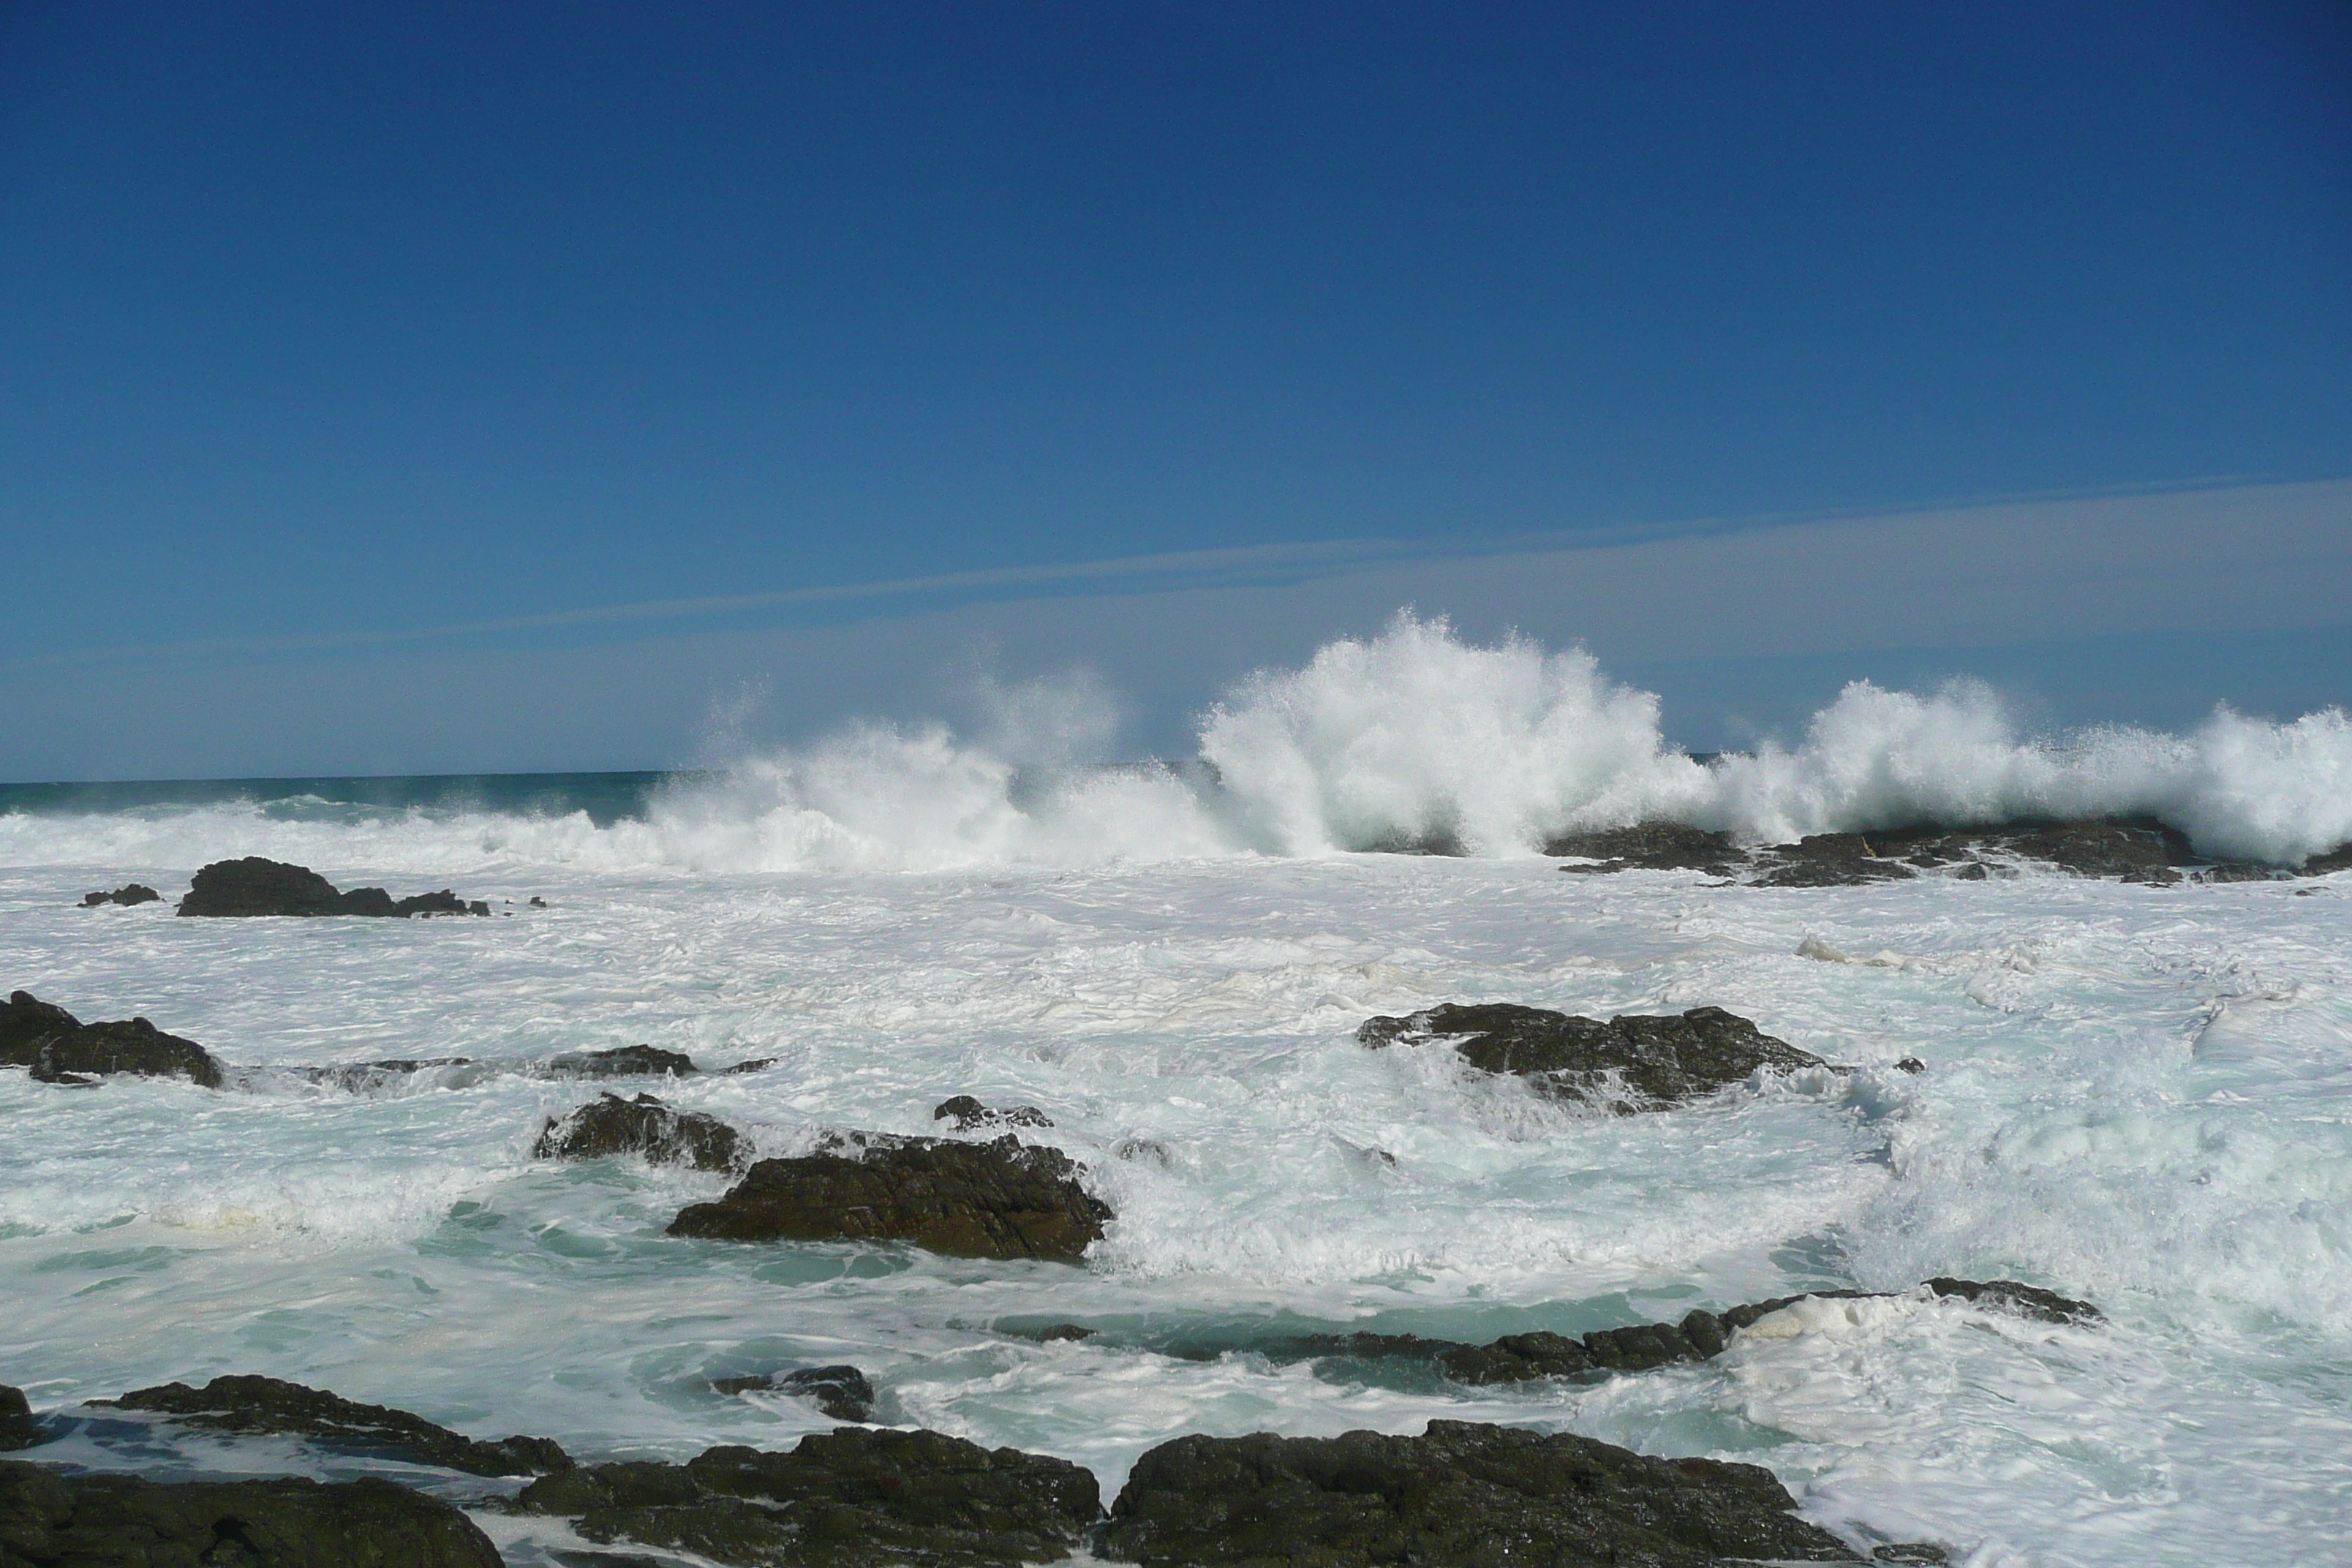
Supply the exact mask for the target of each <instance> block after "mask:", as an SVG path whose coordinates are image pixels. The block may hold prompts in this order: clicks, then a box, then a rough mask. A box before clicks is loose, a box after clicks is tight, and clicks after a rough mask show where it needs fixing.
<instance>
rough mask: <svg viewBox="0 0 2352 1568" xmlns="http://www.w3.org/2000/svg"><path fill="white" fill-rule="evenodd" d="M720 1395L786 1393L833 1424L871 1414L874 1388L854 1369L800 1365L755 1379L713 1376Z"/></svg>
mask: <svg viewBox="0 0 2352 1568" xmlns="http://www.w3.org/2000/svg"><path fill="white" fill-rule="evenodd" d="M710 1386H711V1387H712V1388H714V1389H716V1390H718V1391H719V1393H721V1394H763V1393H764V1394H791V1395H793V1397H794V1398H797V1399H805V1400H807V1401H808V1402H809V1403H810V1404H812V1405H815V1406H816V1407H817V1408H818V1409H819V1410H821V1411H823V1412H824V1414H825V1415H830V1416H832V1417H833V1418H834V1419H835V1421H864V1420H866V1419H867V1418H868V1417H870V1416H871V1415H873V1414H874V1385H873V1384H870V1383H868V1382H866V1374H865V1373H862V1372H860V1371H858V1370H857V1369H856V1367H854V1366H804V1367H802V1368H800V1369H798V1370H797V1371H794V1372H785V1373H760V1374H759V1375H758V1376H756V1377H714V1378H712V1379H711V1380H710Z"/></svg>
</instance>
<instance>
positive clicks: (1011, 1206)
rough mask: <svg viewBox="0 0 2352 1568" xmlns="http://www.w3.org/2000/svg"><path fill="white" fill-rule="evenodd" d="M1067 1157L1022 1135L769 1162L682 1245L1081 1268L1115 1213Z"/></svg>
mask: <svg viewBox="0 0 2352 1568" xmlns="http://www.w3.org/2000/svg"><path fill="white" fill-rule="evenodd" d="M1078 1171H1079V1167H1078V1166H1077V1165H1076V1164H1074V1163H1071V1161H1070V1158H1069V1156H1068V1155H1066V1154H1064V1153H1063V1152H1061V1151H1059V1150H1057V1149H1045V1148H1036V1147H1024V1145H1023V1144H1022V1143H1021V1142H1020V1140H1018V1139H1016V1138H1014V1137H1013V1136H1012V1135H1011V1134H1010V1133H1008V1134H1006V1135H1005V1136H1004V1137H1002V1138H999V1139H996V1140H995V1141H994V1142H988V1143H963V1142H954V1141H951V1140H948V1139H939V1138H903V1139H890V1140H888V1141H887V1142H886V1141H883V1140H880V1139H875V1140H873V1141H872V1142H869V1143H868V1145H867V1147H866V1151H865V1154H864V1157H863V1158H855V1157H851V1156H847V1155H844V1154H839V1153H830V1152H826V1153H816V1154H810V1155H805V1156H803V1157H802V1158H799V1159H793V1160H762V1161H761V1162H760V1163H758V1164H756V1165H753V1166H752V1167H751V1171H750V1172H749V1173H747V1174H746V1175H745V1176H744V1178H743V1179H742V1181H740V1182H739V1183H737V1184H735V1185H734V1186H733V1187H731V1188H730V1189H729V1190H728V1192H727V1194H726V1195H725V1196H724V1197H721V1198H719V1200H718V1201H717V1202H715V1203H706V1204H694V1205H689V1206H688V1207H687V1208H685V1209H683V1210H681V1211H680V1212H679V1214H678V1216H677V1218H676V1219H675V1220H673V1221H671V1222H670V1226H669V1234H670V1235H672V1236H685V1237H704V1238H709V1239H714V1240H724V1241H908V1242H912V1243H914V1244H915V1245H916V1246H918V1247H924V1248H927V1249H928V1250H929V1251H932V1252H939V1253H944V1254H947V1255H948V1256H950V1257H954V1258H1042V1259H1045V1260H1048V1261H1053V1262H1060V1263H1076V1262H1078V1261H1079V1260H1080V1259H1081V1258H1083V1257H1084V1255H1085V1253H1086V1249H1087V1245H1088V1244H1089V1243H1091V1242H1096V1241H1099V1240H1101V1239H1102V1234H1103V1229H1102V1227H1103V1222H1104V1221H1106V1220H1108V1219H1109V1218H1111V1217H1112V1215H1111V1211H1110V1208H1109V1206H1108V1205H1106V1204H1104V1203H1103V1202H1102V1201H1101V1200H1099V1199H1097V1198H1095V1197H1093V1196H1091V1195H1089V1194H1087V1191H1086V1189H1085V1188H1084V1187H1081V1186H1080V1185H1079V1184H1078V1182H1077V1175H1078Z"/></svg>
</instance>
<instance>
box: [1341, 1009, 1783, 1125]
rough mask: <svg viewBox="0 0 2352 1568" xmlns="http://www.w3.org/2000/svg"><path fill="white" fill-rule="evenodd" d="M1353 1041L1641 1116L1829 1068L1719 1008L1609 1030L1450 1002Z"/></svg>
mask: <svg viewBox="0 0 2352 1568" xmlns="http://www.w3.org/2000/svg"><path fill="white" fill-rule="evenodd" d="M1356 1038H1357V1039H1358V1040H1359V1041H1360V1042H1361V1043H1363V1044H1364V1045H1367V1046H1370V1047H1373V1048H1374V1049H1379V1048H1381V1047H1385V1046H1390V1045H1396V1044H1405V1045H1418V1044H1420V1043H1421V1042H1423V1041H1424V1040H1436V1039H1453V1040H1456V1041H1458V1043H1457V1044H1456V1045H1455V1046H1454V1050H1455V1051H1456V1053H1458V1054H1459V1055H1460V1056H1461V1058H1462V1059H1463V1060H1465V1061H1466V1062H1468V1063H1469V1064H1470V1065H1471V1066H1473V1067H1475V1068H1480V1069H1481V1070H1483V1071H1486V1072H1493V1073H1513V1074H1516V1075H1517V1076H1519V1077H1521V1078H1525V1079H1528V1080H1529V1081H1530V1082H1532V1083H1534V1084H1535V1085H1536V1087H1538V1089H1543V1090H1545V1091H1546V1092H1548V1093H1552V1094H1559V1095H1578V1096H1589V1095H1606V1094H1609V1093H1610V1092H1611V1091H1612V1090H1617V1089H1622V1092H1623V1093H1624V1094H1625V1095H1626V1096H1627V1097H1629V1099H1630V1100H1631V1104H1630V1106H1628V1107H1626V1108H1627V1109H1632V1110H1654V1109H1657V1108H1659V1107H1661V1106H1665V1105H1670V1104H1674V1103H1675V1102H1677V1101H1681V1100H1693V1099H1696V1098H1697V1097H1699V1096H1701V1095H1706V1094H1712V1093H1714V1092H1716V1091H1717V1090H1718V1089H1727V1088H1729V1087H1730V1086H1731V1085H1733V1084H1737V1083H1744V1082H1746V1081H1747V1079H1748V1075H1749V1074H1751V1073H1753V1072H1755V1071H1756V1070H1757V1069H1758V1068H1776V1069H1780V1070H1783V1071H1786V1070H1790V1069H1793V1068H1817V1067H1825V1066H1827V1065H1828V1064H1827V1063H1825V1062H1823V1061H1822V1058H1819V1057H1817V1056H1814V1055H1813V1054H1812V1053H1811V1052H1810V1051H1801V1050H1799V1049H1798V1048H1797V1047H1794V1046H1792V1045H1790V1044H1789V1043H1788V1042H1787V1041H1786V1040H1779V1039H1775V1038H1773V1037H1771V1036H1770V1035H1767V1034H1764V1033H1762V1032H1761V1031H1760V1030H1759V1029H1758V1028H1757V1027H1756V1026H1755V1025H1754V1024H1751V1023H1749V1022H1748V1020H1747V1019H1745V1018H1742V1017H1740V1016H1738V1015H1736V1014H1732V1013H1727V1012H1725V1011H1724V1010H1723V1009H1722V1008H1720V1007H1694V1008H1692V1009H1691V1010H1690V1011H1689V1012H1687V1013H1683V1014H1679V1015H1675V1014H1663V1015H1647V1014H1623V1015H1620V1016H1617V1017H1614V1018H1612V1019H1611V1020H1609V1022H1607V1023H1605V1024H1604V1023H1601V1021H1600V1020H1599V1019H1597V1018H1585V1017H1580V1016H1572V1015H1570V1014H1567V1013H1554V1012H1551V1011H1549V1010H1548V1009H1545V1008H1541V1007H1522V1006H1518V1005H1515V1004H1512V1003H1508V1002H1495V1003H1486V1004H1482V1005H1461V1004H1458V1003H1452V1002H1449V1003H1446V1004H1445V1005H1443V1006H1438V1007H1431V1008H1427V1009H1425V1010H1423V1011H1422V1012H1419V1013H1412V1014H1409V1015H1407V1016H1403V1017H1401V1018H1400V1017H1388V1016H1381V1017H1375V1018H1368V1019H1366V1020H1365V1021H1364V1023H1363V1024H1362V1025H1361V1026H1360V1027H1359V1028H1358V1029H1357V1030H1356Z"/></svg>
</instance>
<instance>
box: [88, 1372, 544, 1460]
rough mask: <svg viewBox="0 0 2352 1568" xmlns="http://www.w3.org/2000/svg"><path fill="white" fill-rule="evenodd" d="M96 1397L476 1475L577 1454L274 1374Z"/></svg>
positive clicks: (216, 1428) (188, 1420)
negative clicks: (459, 1429) (461, 1427)
mask: <svg viewBox="0 0 2352 1568" xmlns="http://www.w3.org/2000/svg"><path fill="white" fill-rule="evenodd" d="M90 1403H91V1404H93V1405H117V1406H120V1407H121V1408H122V1409H124V1410H147V1411H152V1412H154V1413H155V1414H157V1415H168V1416H170V1417H171V1418H172V1419H173V1420H174V1421H179V1422H182V1423H184V1424H185V1425H187V1426H199V1427H202V1428H204V1429H205V1430H206V1431H212V1432H236V1433H260V1432H274V1433H283V1434H287V1435H289V1436H299V1437H305V1438H308V1439H310V1441H312V1442H315V1443H318V1444H320V1445H321V1446H323V1447H332V1448H341V1449H344V1450H347V1451H349V1452H352V1453H357V1454H365V1455H369V1456H372V1457H374V1458H387V1459H401V1460H405V1461H406V1462H408V1463H410V1464H416V1465H438V1466H440V1467H441V1468H444V1469H451V1470H463V1471H466V1472H467V1474H469V1475H477V1476H532V1475H545V1474H548V1473H551V1472H556V1471H562V1470H568V1469H570V1468H572V1459H571V1457H570V1456H569V1455H567V1454H565V1453H564V1451H563V1450H562V1448H561V1447H558V1446H557V1445H556V1444H555V1443H554V1442H553V1441H552V1440H551V1439H549V1438H546V1437H505V1438H501V1439H499V1441H498V1442H495V1443H485V1442H482V1441H480V1440H478V1439H477V1438H473V1437H467V1436H463V1435H461V1434H459V1433H456V1432H452V1431H450V1430H449V1429H448V1428H447V1427H446V1426H435V1425H434V1424H433V1423H432V1422H430V1421H427V1420H425V1418H424V1417H423V1416H421V1415H410V1414H409V1413H408V1412H407V1411H405V1410H394V1409H393V1408H391V1407H390V1406H388V1405H361V1404H359V1403H357V1402H356V1401H353V1400H349V1399H345V1398H342V1397H341V1396H340V1395H338V1394H329V1393H328V1392H327V1391H326V1390H324V1389H320V1388H305V1387H304V1386H303V1385H302V1384H299V1383H287V1382H284V1381H282V1380H280V1379H278V1378H275V1377H252V1376H229V1377H216V1378H214V1379H213V1380H212V1381H211V1382H210V1383H208V1384H205V1385H204V1386H203V1387H202V1388H191V1387H189V1386H188V1385H187V1384H184V1383H167V1384H163V1385H161V1386H160V1387H156V1388H141V1389H134V1390H132V1391H131V1393H129V1394H124V1395H123V1396H122V1397H121V1398H120V1399H114V1400H102V1399H101V1400H92V1401H91V1402H90Z"/></svg>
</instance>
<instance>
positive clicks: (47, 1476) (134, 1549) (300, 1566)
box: [0, 1460, 502, 1568]
mask: <svg viewBox="0 0 2352 1568" xmlns="http://www.w3.org/2000/svg"><path fill="white" fill-rule="evenodd" d="M501 1561H502V1560H501V1559H500V1558H499V1552H498V1548H497V1547H495V1546H493V1545H492V1544H491V1543H490V1538H489V1537H488V1536H487V1535H484V1534H483V1533H482V1531H481V1530H480V1528H479V1527H478V1526H477V1525H476V1524H475V1523H474V1521H471V1520H469V1519H467V1517H466V1516H465V1515H464V1514H463V1513H461V1512H459V1511H458V1510H457V1509H456V1508H454V1507H452V1506H451V1505H450V1504H448V1503H446V1502H443V1501H442V1500H440V1499H438V1498H430V1497H426V1496H425V1495H424V1494H423V1493H421V1492H413V1491H410V1490H409V1489H407V1488H405V1487H398V1486H394V1485H393V1484H392V1483H391V1482H390V1481H384V1480H377V1479H373V1478H369V1479H363V1480H356V1481H344V1482H339V1483H335V1484H325V1483H321V1482H319V1481H313V1480H305V1479H297V1478H287V1479H278V1480H266V1481H178V1482H156V1481H150V1480H143V1479H140V1478H139V1477H137V1476H122V1475H80V1476H68V1475H59V1474H58V1473H57V1472H56V1471H54V1470H47V1469H44V1468H40V1467H39V1466H37V1465H28V1464H26V1463H24V1462H23V1461H22V1460H9V1461H0V1563H8V1564H11V1565H12V1568H13V1565H15V1564H26V1565H27V1568H30V1565H32V1564H38V1565H40V1568H105V1565H110V1564H118V1563H119V1564H133V1563H137V1564H154V1565H155V1568H165V1565H174V1568H175V1565H178V1564H188V1565H190V1568H195V1565H197V1564H205V1565H211V1568H500V1565H501Z"/></svg>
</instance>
